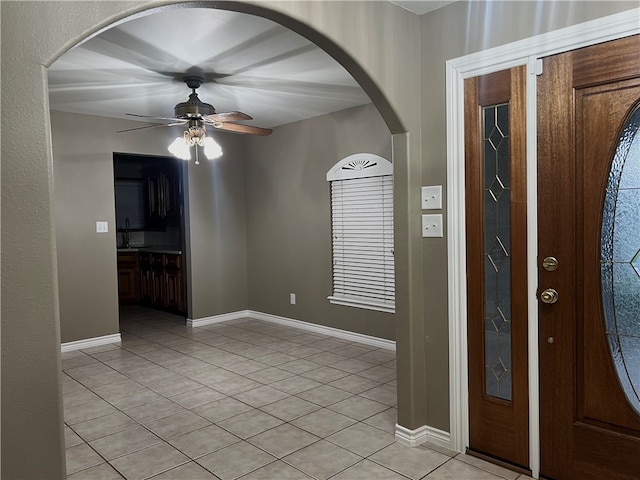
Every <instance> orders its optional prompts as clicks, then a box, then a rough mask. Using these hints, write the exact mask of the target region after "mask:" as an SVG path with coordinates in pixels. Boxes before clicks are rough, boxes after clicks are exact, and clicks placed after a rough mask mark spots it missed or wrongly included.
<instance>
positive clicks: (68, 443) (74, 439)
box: [64, 425, 85, 448]
mask: <svg viewBox="0 0 640 480" xmlns="http://www.w3.org/2000/svg"><path fill="white" fill-rule="evenodd" d="M81 443H85V442H84V440H83V439H82V438H80V437H79V436H78V434H77V433H76V432H74V431H73V430H71V428H69V427H68V426H67V425H65V426H64V446H65V448H69V447H75V446H76V445H80V444H81Z"/></svg>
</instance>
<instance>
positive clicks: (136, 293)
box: [118, 252, 140, 303]
mask: <svg viewBox="0 0 640 480" xmlns="http://www.w3.org/2000/svg"><path fill="white" fill-rule="evenodd" d="M139 277H140V267H139V266H138V254H137V253H136V252H124V253H118V301H119V302H120V303H138V302H139V301H140V290H139V284H140V280H139Z"/></svg>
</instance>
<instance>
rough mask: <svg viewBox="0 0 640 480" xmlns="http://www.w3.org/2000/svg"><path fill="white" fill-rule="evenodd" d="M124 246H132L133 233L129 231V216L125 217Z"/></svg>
mask: <svg viewBox="0 0 640 480" xmlns="http://www.w3.org/2000/svg"><path fill="white" fill-rule="evenodd" d="M123 240H124V248H131V234H130V232H129V217H127V218H125V219H124V234H123Z"/></svg>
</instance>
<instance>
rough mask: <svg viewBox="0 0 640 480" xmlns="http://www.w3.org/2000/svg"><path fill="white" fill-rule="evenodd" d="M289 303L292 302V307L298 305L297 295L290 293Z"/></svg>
mask: <svg viewBox="0 0 640 480" xmlns="http://www.w3.org/2000/svg"><path fill="white" fill-rule="evenodd" d="M289 302H291V305H295V304H296V294H295V293H290V294H289Z"/></svg>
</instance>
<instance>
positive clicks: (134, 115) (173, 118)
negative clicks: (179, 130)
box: [125, 113, 180, 122]
mask: <svg viewBox="0 0 640 480" xmlns="http://www.w3.org/2000/svg"><path fill="white" fill-rule="evenodd" d="M125 115H127V116H129V117H138V118H155V119H156V120H171V121H172V122H175V121H177V120H180V119H178V118H175V117H154V116H153V115H137V114H135V113H125Z"/></svg>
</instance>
